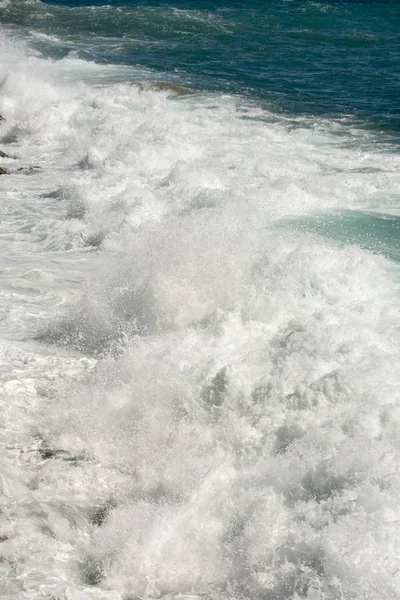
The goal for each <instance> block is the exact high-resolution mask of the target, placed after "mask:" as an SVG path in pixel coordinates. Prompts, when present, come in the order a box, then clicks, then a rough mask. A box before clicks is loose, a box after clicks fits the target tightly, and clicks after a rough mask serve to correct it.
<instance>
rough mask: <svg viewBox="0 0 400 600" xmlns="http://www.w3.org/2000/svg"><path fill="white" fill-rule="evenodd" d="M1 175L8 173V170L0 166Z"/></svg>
mask: <svg viewBox="0 0 400 600" xmlns="http://www.w3.org/2000/svg"><path fill="white" fill-rule="evenodd" d="M0 175H8V171H6V170H5V169H2V168H1V167H0Z"/></svg>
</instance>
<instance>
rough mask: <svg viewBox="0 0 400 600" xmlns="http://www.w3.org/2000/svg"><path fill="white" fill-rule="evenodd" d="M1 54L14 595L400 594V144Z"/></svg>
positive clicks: (5, 494)
mask: <svg viewBox="0 0 400 600" xmlns="http://www.w3.org/2000/svg"><path fill="white" fill-rule="evenodd" d="M43 35H44V34H43ZM50 41H52V40H50ZM53 42H54V44H57V39H56V38H54V40H53ZM0 55H1V61H0V86H1V87H0V114H1V115H3V117H4V118H5V121H2V122H1V123H0V149H1V150H2V151H4V152H6V153H7V154H9V155H12V156H16V158H2V159H1V162H0V166H1V167H3V168H4V169H6V170H7V171H9V172H10V174H8V175H2V176H0V205H1V214H2V217H1V221H0V249H1V251H0V272H1V280H0V352H1V368H0V375H1V381H0V384H1V429H0V444H1V450H0V512H1V514H0V573H1V576H0V596H1V598H3V599H4V600H23V599H27V600H28V599H29V600H32V599H36V598H38V599H39V598H40V599H45V600H95V599H96V600H97V599H98V600H148V599H159V598H160V599H161V598H171V599H176V600H198V599H199V598H204V599H207V600H208V599H210V600H217V599H218V600H220V599H227V598H229V599H232V600H239V599H240V600H242V599H260V600H261V599H262V600H284V599H293V600H300V599H307V600H323V599H324V600H342V599H346V600H350V599H354V600H356V599H357V600H361V599H362V600H378V599H379V600H381V599H382V600H383V599H390V600H395V599H396V598H400V526H399V522H400V509H399V502H398V498H399V495H400V478H399V457H400V453H399V452H400V371H399V364H400V307H399V292H400V287H399V284H400V278H399V275H400V271H399V262H398V259H399V246H398V241H399V237H398V227H399V221H398V218H399V208H398V207H399V192H398V190H399V186H400V171H399V161H398V153H396V152H394V151H393V145H392V144H391V143H389V141H388V140H387V137H385V135H380V134H379V133H377V132H374V131H372V130H368V129H367V128H365V127H364V128H363V127H361V126H360V125H359V123H358V122H357V120H355V119H354V123H353V120H352V116H351V115H343V116H342V118H328V117H326V118H325V117H318V118H317V117H309V116H306V115H297V116H296V115H289V114H288V113H286V112H277V111H275V110H273V108H271V107H268V106H266V104H265V103H260V102H257V101H255V100H252V99H250V98H248V97H244V96H241V95H240V94H239V95H233V94H228V93H226V94H224V93H222V92H220V93H218V92H216V91H215V92H211V91H208V92H207V91H201V90H197V89H189V88H186V87H182V86H178V85H172V84H171V82H170V81H168V80H165V78H163V76H162V75H161V74H159V73H155V72H153V71H151V69H148V68H144V67H141V66H139V65H137V66H130V65H117V64H114V65H113V64H97V63H95V62H90V61H86V60H83V59H82V58H79V56H77V54H76V52H74V51H73V50H71V51H70V52H69V53H68V54H67V55H66V56H65V57H64V58H61V59H60V60H52V59H50V58H46V57H45V56H43V55H42V54H41V53H40V52H39V51H38V50H34V49H33V48H32V47H31V46H29V45H28V44H27V42H26V40H24V39H23V37H22V36H18V35H17V34H16V33H15V31H13V30H11V29H5V28H4V29H1V30H0ZM20 168H21V169H23V170H22V171H21V172H18V169H20ZM354 219H356V221H354ZM355 223H356V224H355ZM363 223H364V225H362V224H363ZM359 224H361V225H359ZM360 227H361V230H360ZM360 231H361V233H360Z"/></svg>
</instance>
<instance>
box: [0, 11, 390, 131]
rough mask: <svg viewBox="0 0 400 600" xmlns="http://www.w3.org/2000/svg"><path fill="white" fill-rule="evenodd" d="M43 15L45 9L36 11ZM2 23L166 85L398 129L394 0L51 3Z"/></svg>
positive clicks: (5, 15)
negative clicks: (139, 70)
mask: <svg viewBox="0 0 400 600" xmlns="http://www.w3.org/2000/svg"><path fill="white" fill-rule="evenodd" d="M44 13H45V14H44ZM0 18H1V21H2V23H4V24H6V25H12V26H14V27H17V28H20V27H21V26H22V27H23V28H24V29H26V30H27V31H29V32H32V31H39V32H42V33H47V34H51V35H53V36H56V37H57V38H58V42H57V44H54V43H53V44H51V43H48V42H47V43H46V42H45V41H43V40H41V41H40V42H37V41H36V42H35V46H36V47H37V48H39V49H40V50H41V51H42V52H44V53H45V54H46V53H47V54H48V55H50V56H53V57H56V58H59V57H61V56H63V55H65V54H67V53H68V52H70V51H71V48H74V49H75V50H76V51H77V52H78V53H79V55H80V56H81V57H82V58H86V59H88V60H95V61H99V62H106V63H123V64H135V65H136V64H139V65H142V66H145V67H149V68H151V69H153V70H154V71H155V72H156V73H159V74H162V75H163V76H164V77H167V78H169V80H173V81H175V82H179V83H182V84H184V85H188V86H191V87H194V88H196V89H208V90H214V91H224V92H229V93H235V94H244V95H247V96H250V97H254V98H256V99H257V101H260V100H264V101H267V102H270V103H272V104H273V106H274V108H275V109H276V110H284V111H289V112H294V113H296V114H299V113H303V114H309V115H326V116H335V117H341V118H348V117H349V116H351V117H352V118H354V117H356V118H359V119H361V120H362V121H363V122H365V124H366V125H367V126H368V127H370V128H373V129H375V130H377V131H379V130H382V131H386V132H387V133H391V134H393V135H394V136H395V139H396V138H397V134H398V133H399V131H400V121H399V98H400V72H399V65H400V44H399V32H400V2H397V1H394V0H391V1H383V0H380V1H370V2H369V1H366V0H363V1H360V0H357V1H338V0H336V1H335V0H331V1H326V0H324V1H320V2H317V1H308V0H270V1H264V2H260V1H255V0H252V1H250V2H239V1H238V2H223V1H218V2H204V1H203V2H200V1H189V2H187V1H177V2H175V3H173V2H151V1H144V0H143V1H141V2H136V1H131V2H128V1H126V0H125V1H109V2H104V1H95V0H84V1H79V2H77V1H75V2H67V1H65V0H54V1H53V2H48V3H47V6H46V5H45V4H43V3H38V4H31V5H27V4H25V3H13V4H11V5H8V6H7V7H6V8H0Z"/></svg>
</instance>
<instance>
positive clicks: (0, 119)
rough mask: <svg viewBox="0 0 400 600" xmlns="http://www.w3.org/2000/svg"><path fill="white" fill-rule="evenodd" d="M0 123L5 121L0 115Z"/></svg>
mask: <svg viewBox="0 0 400 600" xmlns="http://www.w3.org/2000/svg"><path fill="white" fill-rule="evenodd" d="M2 121H5V118H4V117H3V116H2V115H0V123H1V122H2Z"/></svg>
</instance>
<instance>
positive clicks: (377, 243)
mask: <svg viewBox="0 0 400 600" xmlns="http://www.w3.org/2000/svg"><path fill="white" fill-rule="evenodd" d="M272 228H273V229H295V230H297V231H301V232H303V233H311V234H314V235H318V236H322V237H325V238H327V239H329V240H333V241H334V242H337V243H339V244H340V245H343V246H344V245H357V246H359V247H360V248H363V249H364V250H369V251H370V252H374V253H375V254H382V255H383V256H385V257H386V258H388V259H390V260H393V261H396V262H400V216H396V215H389V214H383V213H371V212H359V211H351V210H349V211H348V210H343V211H339V212H335V213H324V214H315V215H308V216H305V217H287V218H284V219H281V220H279V221H277V222H276V223H274V224H273V225H272Z"/></svg>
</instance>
